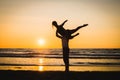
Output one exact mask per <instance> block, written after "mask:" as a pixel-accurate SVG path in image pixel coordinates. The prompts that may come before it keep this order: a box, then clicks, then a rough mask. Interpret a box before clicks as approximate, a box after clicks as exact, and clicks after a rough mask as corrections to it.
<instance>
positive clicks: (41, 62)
mask: <svg viewBox="0 0 120 80" xmlns="http://www.w3.org/2000/svg"><path fill="white" fill-rule="evenodd" d="M43 62H44V61H43V59H42V58H40V59H39V64H40V65H41V66H39V71H43V70H44V67H43V66H42V65H43Z"/></svg>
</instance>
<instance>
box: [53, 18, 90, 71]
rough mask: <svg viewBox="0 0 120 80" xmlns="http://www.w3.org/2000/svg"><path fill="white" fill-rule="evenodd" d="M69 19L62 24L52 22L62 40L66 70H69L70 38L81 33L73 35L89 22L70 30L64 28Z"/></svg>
mask: <svg viewBox="0 0 120 80" xmlns="http://www.w3.org/2000/svg"><path fill="white" fill-rule="evenodd" d="M67 21H68V20H65V21H64V22H63V23H62V24H60V25H58V24H57V22H56V21H53V22H52V25H53V26H55V27H56V29H57V30H56V36H57V37H58V38H60V39H61V40H62V50H63V61H64V63H65V71H67V72H68V71H69V50H70V49H69V39H73V38H74V37H75V36H77V35H79V33H77V34H75V35H72V34H73V33H75V32H76V31H78V30H79V29H80V28H82V27H85V26H87V25H88V24H84V25H82V26H78V27H77V28H75V29H72V30H69V29H64V27H63V26H64V24H65V23H66V22H67Z"/></svg>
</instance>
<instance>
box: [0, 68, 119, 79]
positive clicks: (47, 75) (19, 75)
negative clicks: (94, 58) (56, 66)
mask: <svg viewBox="0 0 120 80" xmlns="http://www.w3.org/2000/svg"><path fill="white" fill-rule="evenodd" d="M0 77H1V78H0V80H113V79H114V80H119V79H120V71H91V72H90V71H85V72H79V71H70V72H64V71H24V70H16V71H13V70H0Z"/></svg>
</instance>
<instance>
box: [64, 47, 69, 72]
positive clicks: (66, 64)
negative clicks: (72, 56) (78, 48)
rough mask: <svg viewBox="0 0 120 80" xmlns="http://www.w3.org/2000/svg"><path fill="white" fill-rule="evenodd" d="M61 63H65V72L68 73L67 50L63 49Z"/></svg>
mask: <svg viewBox="0 0 120 80" xmlns="http://www.w3.org/2000/svg"><path fill="white" fill-rule="evenodd" d="M63 61H64V63H65V71H67V72H68V71H69V49H68V48H65V49H63Z"/></svg>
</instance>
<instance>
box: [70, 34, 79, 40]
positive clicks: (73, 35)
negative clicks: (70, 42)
mask: <svg viewBox="0 0 120 80" xmlns="http://www.w3.org/2000/svg"><path fill="white" fill-rule="evenodd" d="M77 35H79V33H77V34H75V35H73V36H71V37H70V38H69V39H73V38H74V37H75V36H77Z"/></svg>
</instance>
